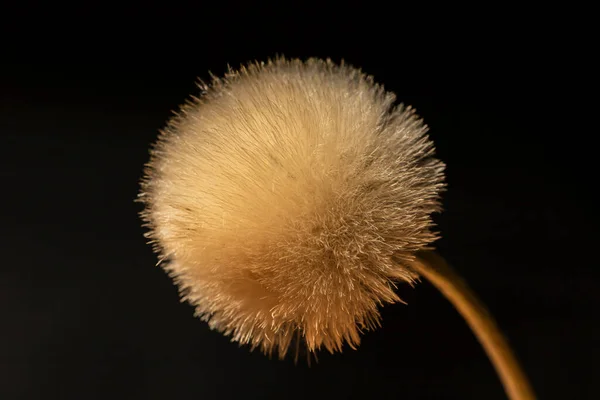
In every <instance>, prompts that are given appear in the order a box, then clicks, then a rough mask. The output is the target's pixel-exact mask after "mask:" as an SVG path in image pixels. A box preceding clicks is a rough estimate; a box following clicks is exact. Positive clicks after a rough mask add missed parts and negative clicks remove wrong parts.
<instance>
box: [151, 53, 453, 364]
mask: <svg viewBox="0 0 600 400" xmlns="http://www.w3.org/2000/svg"><path fill="white" fill-rule="evenodd" d="M201 89H202V91H203V92H202V95H201V96H200V98H193V99H192V100H191V101H189V102H188V103H187V104H186V105H184V106H183V107H182V108H181V110H180V112H179V113H178V114H177V115H176V116H175V117H173V118H172V119H171V121H170V122H169V123H168V125H167V127H166V128H165V129H164V130H163V131H162V133H161V136H160V138H159V140H158V142H157V143H156V145H155V147H154V149H153V151H152V157H151V161H150V163H149V164H148V166H147V169H146V176H145V179H144V181H143V183H142V191H141V193H140V198H141V201H142V202H143V203H144V204H145V211H144V212H143V214H142V216H143V218H144V220H145V221H146V223H147V226H148V227H149V233H148V234H147V236H148V237H149V238H150V239H151V241H152V242H153V243H154V246H155V249H156V251H157V252H159V253H160V257H161V261H164V262H162V265H163V267H164V268H165V269H166V270H167V271H168V272H169V273H170V275H171V276H172V277H173V279H174V280H175V282H176V283H177V285H178V286H179V288H180V290H181V294H182V296H183V298H185V299H186V300H187V301H189V302H190V303H191V304H192V305H194V306H195V308H196V313H197V315H198V316H200V317H201V318H202V319H203V320H206V321H208V323H209V324H210V326H211V328H213V329H217V330H219V331H221V332H223V333H224V334H226V335H231V337H232V339H233V340H235V341H238V342H240V343H247V344H250V345H251V346H252V348H255V347H259V348H261V349H262V350H263V351H264V352H266V353H272V352H273V351H276V352H277V353H278V354H279V356H280V357H283V356H284V355H285V354H286V352H287V350H288V348H289V346H290V343H291V342H292V339H297V340H298V341H300V342H304V344H305V345H306V347H307V349H308V350H309V351H311V352H312V351H315V350H317V349H319V348H321V347H325V348H326V349H327V350H329V351H331V352H333V351H338V350H341V348H342V345H343V344H344V343H345V342H346V343H348V344H349V345H350V346H351V347H354V346H356V345H357V344H358V343H359V342H360V332H361V331H362V330H364V329H369V328H373V327H375V326H376V325H377V324H378V323H379V313H378V306H380V305H382V304H383V303H392V302H396V301H399V300H400V299H399V298H398V296H397V295H396V293H395V292H394V282H398V281H405V282H409V283H412V282H413V280H414V279H415V278H416V277H417V276H416V274H415V273H414V272H413V271H411V270H410V269H409V268H407V267H406V266H405V264H404V262H405V261H407V260H410V259H412V257H413V254H414V252H415V251H418V250H421V249H424V248H426V247H427V246H428V245H429V244H430V243H431V242H433V241H434V240H435V239H436V235H435V234H434V233H433V232H432V231H431V225H432V222H431V214H432V212H434V211H438V210H439V197H438V195H439V192H440V190H441V189H442V187H443V179H444V178H443V168H444V166H443V164H442V163H441V162H440V161H438V160H436V159H435V158H433V157H432V155H433V153H434V147H433V144H432V142H431V141H430V140H429V139H428V137H427V136H426V131H427V127H426V126H425V125H424V124H423V122H422V121H421V120H420V119H419V118H418V117H417V116H416V115H415V114H414V112H413V110H412V109H411V108H410V107H404V106H403V105H399V106H394V100H395V97H394V95H393V94H391V93H386V92H385V91H384V90H383V88H382V87H381V86H379V85H377V84H374V83H373V80H372V79H371V78H370V77H368V76H366V75H364V74H363V73H362V72H360V71H359V70H357V69H354V68H351V67H348V66H345V65H335V64H333V63H332V62H330V61H321V60H315V59H312V60H309V61H307V62H302V61H298V60H292V61H288V60H285V59H277V60H274V61H269V62H268V63H260V64H258V63H257V64H251V65H249V66H247V67H244V68H241V69H240V70H239V71H237V72H233V71H232V72H230V73H229V74H228V75H227V76H226V77H225V78H224V79H214V80H213V82H212V83H211V84H210V85H201Z"/></svg>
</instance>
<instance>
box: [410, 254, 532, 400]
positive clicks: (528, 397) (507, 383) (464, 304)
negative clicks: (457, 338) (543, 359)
mask: <svg viewBox="0 0 600 400" xmlns="http://www.w3.org/2000/svg"><path fill="white" fill-rule="evenodd" d="M409 265H410V266H411V267H412V268H413V269H414V270H415V272H417V273H418V274H419V275H421V276H423V277H425V278H427V280H429V281H430V282H431V283H432V284H433V285H434V286H435V287H436V288H437V289H438V290H439V291H440V292H442V294H443V295H444V296H445V297H446V298H447V299H448V301H450V303H452V305H453V306H454V307H455V308H456V310H458V312H459V313H460V314H461V315H462V317H463V318H464V319H465V321H466V322H467V324H468V325H469V327H470V328H471V330H472V331H473V333H474V334H475V336H476V337H477V339H478V340H479V342H480V343H481V345H482V346H483V348H484V350H485V352H486V353H487V355H488V357H489V359H490V361H491V362H492V364H493V365H494V368H495V369H496V372H497V373H498V376H499V377H500V380H501V381H502V385H503V386H504V390H505V391H506V394H507V395H508V398H509V399H511V400H534V399H535V398H536V397H535V394H534V393H533V390H532V388H531V385H530V384H529V382H528V380H527V376H526V375H525V373H524V372H523V370H522V369H521V367H520V365H519V363H518V362H517V359H516V358H515V356H514V355H513V352H512V350H511V348H510V346H509V345H508V343H507V342H506V340H505V339H504V337H503V336H502V333H501V332H500V330H499V329H498V326H497V325H496V322H495V321H494V318H493V317H492V316H491V314H490V313H489V312H488V310H487V309H486V307H485V306H484V305H483V304H482V303H481V301H480V300H479V299H478V298H477V296H475V294H474V293H473V291H472V290H471V289H470V288H469V287H468V285H467V284H466V282H465V281H464V280H463V279H462V278H461V277H460V276H458V275H457V274H456V272H454V271H453V270H452V268H451V267H450V266H449V265H448V264H447V263H446V261H445V260H444V259H443V258H442V257H440V256H439V255H437V254H435V253H432V252H423V253H419V254H418V256H417V258H416V259H415V260H414V261H412V262H411V263H409Z"/></svg>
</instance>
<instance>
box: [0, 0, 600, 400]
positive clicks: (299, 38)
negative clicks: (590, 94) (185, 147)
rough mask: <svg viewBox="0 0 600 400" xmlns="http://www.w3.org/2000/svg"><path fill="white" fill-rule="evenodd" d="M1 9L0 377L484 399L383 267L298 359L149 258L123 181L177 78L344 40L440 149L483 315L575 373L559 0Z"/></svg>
mask: <svg viewBox="0 0 600 400" xmlns="http://www.w3.org/2000/svg"><path fill="white" fill-rule="evenodd" d="M219 6H222V9H220V10H217V9H216V8H218V7H219ZM10 7H11V10H10V11H11V12H9V13H2V18H3V19H4V20H3V23H2V26H3V32H2V39H1V40H2V43H3V49H2V54H1V55H0V58H1V59H2V65H1V67H0V68H1V71H2V74H1V81H0V83H1V85H2V86H1V90H0V129H1V135H2V141H1V142H0V145H1V147H0V152H1V153H0V156H1V159H0V160H1V161H0V162H1V170H0V174H1V175H0V177H1V179H2V184H1V186H0V187H2V206H1V207H0V210H1V212H2V215H1V222H0V233H1V235H2V242H1V246H2V249H1V250H2V252H1V255H2V258H1V262H2V264H1V265H2V266H1V267H0V268H1V269H0V310H1V312H2V314H1V315H2V319H1V321H2V325H1V328H0V398H2V399H55V398H56V399H63V398H74V399H88V398H89V399H91V398H102V399H104V398H140V399H141V398H143V399H148V398H152V399H154V398H156V399H178V398H205V399H213V398H246V399H254V398H257V399H258V398H299V399H300V398H330V399H331V398H341V399H345V398H403V399H417V398H418V399H423V398H436V399H455V398H456V399H466V398H473V399H502V398H505V395H504V393H503V389H502V387H501V385H500V383H499V381H498V379H497V377H496V375H495V372H494V370H493V368H492V367H491V365H490V363H489V361H488V360H487V358H486V356H485V354H484V352H483V350H482V349H481V348H480V346H479V344H478V343H477V341H476V339H475V338H474V337H473V335H472V334H471V333H470V331H469V329H468V328H467V326H466V325H465V324H464V322H463V321H462V320H461V318H460V317H459V316H458V314H457V313H456V312H455V311H454V310H453V308H452V307H451V305H450V304H449V303H447V302H446V301H445V300H444V299H443V298H442V296H441V295H440V294H438V293H437V292H436V291H435V290H434V289H433V288H432V287H431V286H430V285H429V284H428V283H426V282H423V283H422V284H421V285H419V286H418V287H417V288H416V289H411V288H409V287H401V288H399V292H400V293H401V295H402V296H403V298H404V299H405V300H406V301H407V302H408V305H392V306H387V307H385V308H384V309H383V310H382V315H383V328H382V329H379V330H377V331H374V332H370V333H367V334H365V335H364V338H363V343H362V344H361V346H360V347H359V349H358V350H357V351H353V350H351V349H347V350H346V351H344V353H343V354H336V355H329V354H326V353H321V354H320V357H319V362H318V363H317V364H313V365H312V366H311V367H310V368H309V367H308V366H306V365H304V364H303V363H300V364H299V365H297V366H296V365H294V363H293V360H291V359H288V360H285V361H277V360H269V359H268V358H267V357H265V356H263V355H261V354H260V353H257V352H254V353H251V352H249V351H248V349H247V348H239V347H238V346H237V345H236V344H234V343H230V342H229V341H228V339H227V338H225V337H223V336H221V335H220V334H219V333H216V332H212V331H210V330H209V329H208V327H207V325H206V324H205V323H203V322H201V321H199V320H198V319H195V318H194V317H193V316H192V311H193V310H192V308H191V307H190V306H188V305H187V304H181V303H179V301H178V295H177V291H176V288H175V287H174V286H173V285H172V284H171V282H170V280H169V279H168V277H167V276H166V275H165V274H164V273H163V272H162V270H160V268H158V267H155V263H156V257H155V256H154V255H153V254H152V252H151V249H150V247H149V246H147V245H146V244H145V239H144V238H143V237H142V233H143V229H142V228H141V226H140V225H141V223H140V220H139V218H138V216H137V213H138V212H139V211H140V206H139V204H135V203H134V199H135V197H136V194H137V191H138V180H139V178H140V177H141V172H142V167H143V164H144V163H145V162H146V161H147V160H148V148H149V146H150V144H151V143H152V142H153V141H154V139H155V138H156V135H157V133H158V130H159V129H160V128H162V127H163V125H164V123H165V122H166V120H167V119H168V118H169V117H170V115H171V110H173V109H176V108H177V106H178V105H179V104H181V103H182V102H183V101H184V100H185V99H186V98H187V96H188V95H190V94H197V93H198V90H197V89H196V87H195V81H196V78H197V77H199V78H201V79H204V80H206V79H207V78H209V71H210V72H212V73H214V74H216V75H222V74H223V73H224V72H225V71H226V66H227V65H228V64H229V65H231V66H232V67H237V66H239V64H240V63H244V62H247V61H251V60H265V59H267V58H268V57H272V56H275V55H277V54H283V55H286V56H288V57H300V58H306V57H309V56H316V57H331V58H332V59H333V60H335V61H339V60H340V59H342V58H343V59H344V60H345V61H346V62H347V63H350V64H352V65H355V66H358V67H361V68H362V69H363V70H364V71H365V72H367V73H368V74H371V75H374V76H375V79H376V81H378V82H380V83H383V84H384V85H385V87H386V88H387V89H388V90H391V91H393V92H395V93H396V94H397V96H398V99H399V101H402V102H405V103H408V104H411V105H413V106H415V107H416V108H417V111H418V112H419V113H420V115H421V116H422V117H423V118H424V119H425V121H426V122H427V123H428V125H429V126H430V127H431V131H430V134H431V137H432V139H433V140H434V141H435V143H436V146H437V149H438V155H439V157H440V158H441V159H443V160H444V161H445V162H446V163H447V165H448V168H447V180H448V184H449V187H448V191H447V193H445V195H444V207H445V211H444V213H443V214H441V215H439V216H437V217H436V220H437V222H438V224H439V229H440V231H441V232H442V235H443V239H441V240H440V241H439V242H438V245H437V246H438V249H439V251H440V253H441V254H442V255H444V256H445V257H446V258H447V259H448V260H449V261H450V262H451V263H452V264H453V265H454V266H455V267H456V269H457V270H459V271H460V273H461V274H463V275H464V276H465V278H466V279H467V280H468V281H469V282H470V284H471V286H472V287H473V289H474V290H475V291H476V292H477V293H478V294H479V295H480V297H481V298H482V299H483V301H484V302H485V303H487V305H488V306H489V308H490V310H491V311H492V312H493V313H494V315H495V316H496V318H497V320H498V323H499V325H500V326H501V327H502V329H503V331H504V332H505V334H506V335H507V337H508V338H509V340H510V343H511V344H512V345H513V347H514V349H515V351H516V353H517V355H518V357H519V359H520V360H521V361H522V364H523V366H524V368H525V370H526V371H527V373H528V374H529V376H530V378H531V380H532V383H533V386H534V387H535V389H536V391H537V393H538V395H539V397H540V398H541V399H580V398H581V399H583V398H596V396H597V395H598V391H597V383H596V382H595V381H597V378H598V377H599V376H600V367H598V361H597V360H598V359H600V343H599V340H600V339H598V337H599V335H600V328H599V327H598V318H597V314H598V311H597V309H598V306H599V305H600V303H599V301H598V290H599V285H598V268H597V267H598V263H597V258H596V257H594V255H593V253H594V250H595V248H594V247H592V246H593V245H595V244H596V243H597V242H596V241H595V240H592V238H593V233H594V232H593V231H594V229H593V225H592V222H591V221H592V219H593V218H594V214H593V213H592V211H593V210H592V207H591V206H592V205H593V204H594V203H595V201H594V200H593V199H594V198H593V197H592V192H593V189H594V185H595V183H596V179H595V178H594V175H593V164H594V162H595V159H594V153H595V151H594V149H593V144H592V143H593V142H592V141H591V139H590V138H591V135H592V133H594V131H593V130H591V129H588V130H577V129H575V125H574V123H573V122H572V121H576V120H578V119H579V118H580V117H581V115H582V114H585V113H584V111H583V108H580V104H582V103H584V102H585V100H583V97H578V96H576V95H575V94H573V91H571V90H570V89H578V88H579V89H582V90H584V91H585V88H586V87H587V86H586V84H587V81H585V79H583V80H582V79H581V70H580V65H584V64H585V63H584V62H583V61H581V60H579V58H578V55H579V54H580V53H579V50H578V49H576V48H575V45H574V42H575V41H576V40H575V39H572V38H573V36H568V35H567V33H570V34H572V33H573V30H572V29H571V28H567V27H566V24H565V15H563V14H562V11H561V10H557V13H555V14H551V15H550V14H544V13H541V12H540V10H533V11H531V12H525V10H523V9H520V8H505V9H499V8H493V9H490V10H474V9H471V8H469V9H465V10H458V9H455V10H453V11H455V12H456V14H458V17H457V16H454V15H452V16H450V14H446V10H438V11H442V12H441V13H440V15H439V16H438V17H437V19H433V18H432V17H431V14H430V11H431V10H425V11H420V12H416V11H412V10H408V9H405V8H403V5H402V4H398V5H397V8H398V9H396V10H395V9H393V8H392V7H391V6H389V8H388V7H387V6H386V7H383V6H375V5H373V4H371V3H370V2H368V3H364V4H362V3H361V4H350V3H343V4H340V5H338V6H335V7H333V6H329V7H327V6H325V5H324V4H322V3H319V4H317V5H308V4H304V3H302V4H296V5H295V4H288V5H285V6H280V7H277V8H275V7H271V6H261V5H258V4H254V3H245V5H239V4H234V3H230V2H227V3H223V4H213V5H212V6H211V7H208V6H207V4H206V3H200V4H198V5H197V6H195V7H193V8H186V9H174V8H173V7H171V6H170V5H169V4H167V3H165V4H163V5H162V6H150V5H147V4H146V5H142V4H140V5H135V6H123V5H119V6H118V7H108V6H106V5H98V4H92V3H90V4H85V5H80V6H74V5H71V6H69V7H66V6H65V7H63V8H60V7H59V6H56V5H54V4H53V5H51V6H45V8H44V7H42V6H41V5H38V4H35V5H33V4H23V3H20V4H19V5H13V6H10ZM77 7H79V8H77ZM431 7H433V6H431ZM436 7H437V6H436ZM546 11H547V10H546ZM471 13H472V14H471ZM460 16H462V17H460ZM473 16H474V17H473ZM559 17H560V18H559ZM558 20H560V21H561V22H560V23H557V22H556V21H558ZM573 21H575V19H574V20H573ZM573 21H571V22H573ZM573 24H575V22H573ZM582 35H583V34H582ZM575 36H577V35H575ZM588 51H589V49H588ZM580 63H581V64H580ZM576 110H578V111H576ZM565 122H566V124H565Z"/></svg>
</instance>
